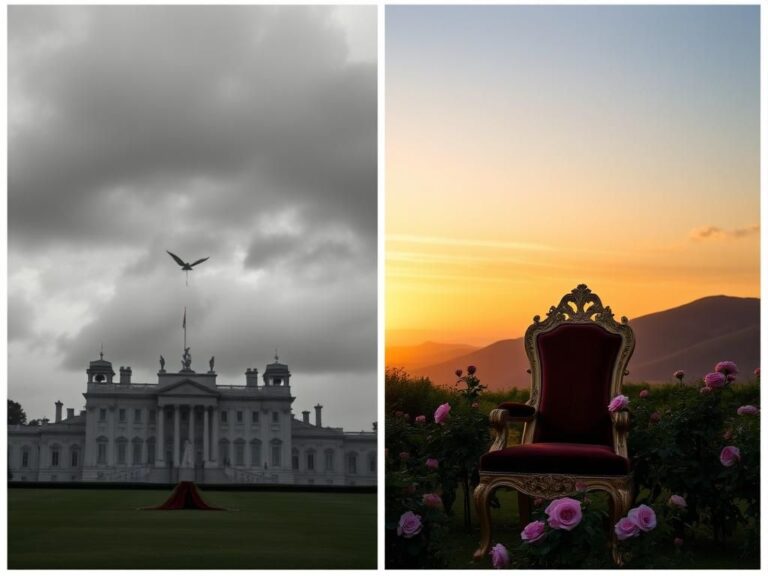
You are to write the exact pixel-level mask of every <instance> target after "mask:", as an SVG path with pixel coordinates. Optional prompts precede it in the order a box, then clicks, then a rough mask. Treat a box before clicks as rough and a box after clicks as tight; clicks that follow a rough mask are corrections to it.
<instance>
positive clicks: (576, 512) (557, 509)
mask: <svg viewBox="0 0 768 576" xmlns="http://www.w3.org/2000/svg"><path fill="white" fill-rule="evenodd" d="M544 512H545V513H546V514H547V522H548V523H549V526H550V528H554V529H556V530H559V529H560V528H562V529H563V530H569V531H570V530H573V529H574V528H576V526H578V525H579V522H581V502H579V501H578V500H574V499H573V498H558V499H557V500H552V502H550V503H549V506H547V509H546V510H544Z"/></svg>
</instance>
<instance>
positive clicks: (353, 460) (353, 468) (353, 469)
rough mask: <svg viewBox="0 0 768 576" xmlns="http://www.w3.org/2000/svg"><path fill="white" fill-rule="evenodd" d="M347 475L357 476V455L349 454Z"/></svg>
mask: <svg viewBox="0 0 768 576" xmlns="http://www.w3.org/2000/svg"><path fill="white" fill-rule="evenodd" d="M347 474H357V454H355V453H354V452H350V453H349V454H347Z"/></svg>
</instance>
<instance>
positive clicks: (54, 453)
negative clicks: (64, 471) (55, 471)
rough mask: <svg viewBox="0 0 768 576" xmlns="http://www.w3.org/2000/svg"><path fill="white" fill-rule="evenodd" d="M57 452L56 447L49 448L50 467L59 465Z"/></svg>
mask: <svg viewBox="0 0 768 576" xmlns="http://www.w3.org/2000/svg"><path fill="white" fill-rule="evenodd" d="M59 450H60V449H59V447H58V446H55V445H54V446H52V447H51V466H58V465H59Z"/></svg>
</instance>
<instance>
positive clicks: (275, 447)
mask: <svg viewBox="0 0 768 576" xmlns="http://www.w3.org/2000/svg"><path fill="white" fill-rule="evenodd" d="M282 451H283V443H282V442H280V440H277V439H275V440H272V467H273V468H279V467H280V466H282V464H281V463H280V462H281V460H282V458H281V454H282Z"/></svg>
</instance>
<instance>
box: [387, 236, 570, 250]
mask: <svg viewBox="0 0 768 576" xmlns="http://www.w3.org/2000/svg"><path fill="white" fill-rule="evenodd" d="M387 241H388V242H404V243H411V244H434V245H442V246H467V247H472V248H501V249H507V250H555V248H554V247H553V246H546V245H544V244H534V243H530V242H498V241H495V240H474V239H469V238H443V237H440V236H416V235H411V234H387Z"/></svg>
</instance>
